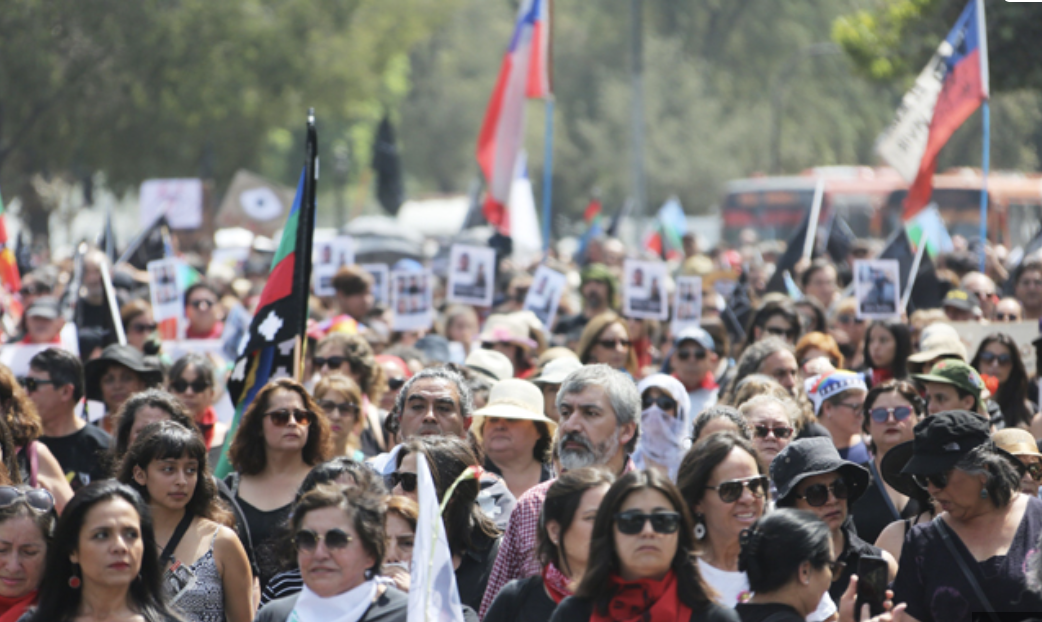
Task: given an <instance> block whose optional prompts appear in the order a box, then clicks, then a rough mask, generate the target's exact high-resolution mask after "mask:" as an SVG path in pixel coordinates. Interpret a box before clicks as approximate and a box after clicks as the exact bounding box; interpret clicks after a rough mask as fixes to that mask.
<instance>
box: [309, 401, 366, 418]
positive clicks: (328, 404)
mask: <svg viewBox="0 0 1042 622" xmlns="http://www.w3.org/2000/svg"><path fill="white" fill-rule="evenodd" d="M318 407H319V408H321V409H322V410H323V411H324V412H327V413H331V412H333V411H334V410H335V411H337V412H339V413H340V414H342V415H357V414H358V404H355V403H354V402H343V403H341V404H337V403H336V402H334V401H331V400H319V401H318Z"/></svg>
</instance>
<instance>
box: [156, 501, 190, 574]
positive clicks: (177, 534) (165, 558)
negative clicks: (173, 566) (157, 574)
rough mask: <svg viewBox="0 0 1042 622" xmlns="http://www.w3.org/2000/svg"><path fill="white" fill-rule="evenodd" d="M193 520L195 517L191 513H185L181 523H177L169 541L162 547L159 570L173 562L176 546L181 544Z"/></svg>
mask: <svg viewBox="0 0 1042 622" xmlns="http://www.w3.org/2000/svg"><path fill="white" fill-rule="evenodd" d="M193 518H195V516H194V515H193V514H192V513H191V512H185V515H184V516H182V517H181V522H179V523H177V527H175V528H174V533H173V535H171V536H170V540H169V541H168V542H167V543H166V546H164V547H163V552H162V553H160V554H159V567H160V568H163V569H165V568H166V566H167V564H169V563H170V562H172V561H173V560H174V551H175V550H177V545H178V544H180V543H181V538H183V537H184V536H185V532H186V531H188V526H189V525H191V524H192V519H193Z"/></svg>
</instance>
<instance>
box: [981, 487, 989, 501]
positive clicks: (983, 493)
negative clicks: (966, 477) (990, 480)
mask: <svg viewBox="0 0 1042 622" xmlns="http://www.w3.org/2000/svg"><path fill="white" fill-rule="evenodd" d="M980 498H981V499H987V498H988V489H987V488H981V489H980Z"/></svg>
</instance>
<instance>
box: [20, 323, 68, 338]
mask: <svg viewBox="0 0 1042 622" xmlns="http://www.w3.org/2000/svg"><path fill="white" fill-rule="evenodd" d="M64 325H65V320H63V319H62V318H60V317H58V318H54V319H53V320H52V319H50V318H45V317H27V318H25V330H26V332H27V333H28V334H29V341H31V342H32V343H51V342H53V341H54V340H55V339H57V338H58V334H59V333H61V330H62V326H64Z"/></svg>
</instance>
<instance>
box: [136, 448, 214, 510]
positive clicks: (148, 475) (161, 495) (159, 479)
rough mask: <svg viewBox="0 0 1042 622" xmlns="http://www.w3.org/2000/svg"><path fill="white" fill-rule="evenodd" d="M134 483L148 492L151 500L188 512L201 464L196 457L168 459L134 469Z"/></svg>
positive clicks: (154, 461)
mask: <svg viewBox="0 0 1042 622" xmlns="http://www.w3.org/2000/svg"><path fill="white" fill-rule="evenodd" d="M134 481H136V482H137V483H138V484H140V485H141V486H144V487H145V489H146V490H148V501H149V503H153V504H156V505H159V506H161V507H164V508H167V509H169V510H173V511H179V510H182V509H184V507H185V506H186V505H188V502H189V501H191V500H192V496H193V495H194V494H195V487H196V484H198V483H199V461H198V460H196V459H195V458H190V457H188V456H182V457H180V458H165V459H163V460H153V461H152V462H150V463H148V469H142V468H141V467H137V466H136V467H134Z"/></svg>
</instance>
